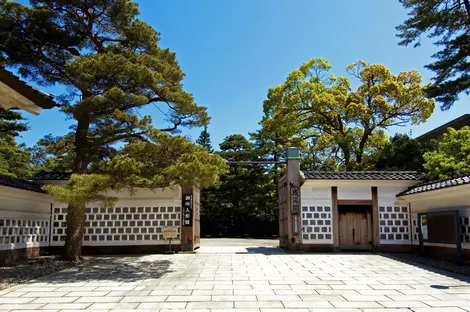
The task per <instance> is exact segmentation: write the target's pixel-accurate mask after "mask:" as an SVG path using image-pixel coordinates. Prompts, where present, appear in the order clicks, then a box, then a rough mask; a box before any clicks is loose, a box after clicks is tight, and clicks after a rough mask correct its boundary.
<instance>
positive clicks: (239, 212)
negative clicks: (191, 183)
mask: <svg viewBox="0 0 470 312" xmlns="http://www.w3.org/2000/svg"><path fill="white" fill-rule="evenodd" d="M220 155H221V156H222V157H223V158H224V159H226V160H228V161H231V162H240V161H249V160H259V159H260V158H264V155H262V154H260V150H258V149H256V148H255V145H254V144H253V143H252V142H250V141H248V140H247V139H246V138H245V137H244V136H243V135H239V134H234V135H230V136H228V137H226V138H225V140H224V141H223V142H222V143H221V144H220ZM277 233H278V207H277V199H276V187H275V184H273V177H272V174H271V171H270V168H267V167H265V166H264V165H258V164H241V163H230V165H229V171H228V172H227V173H225V174H223V175H222V176H221V178H220V182H219V183H217V184H216V185H215V186H213V187H211V188H207V189H205V190H203V192H202V193H201V235H212V236H225V237H227V236H228V237H237V236H243V235H249V236H254V237H262V236H266V235H274V234H277Z"/></svg>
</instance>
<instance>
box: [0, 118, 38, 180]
mask: <svg viewBox="0 0 470 312" xmlns="http://www.w3.org/2000/svg"><path fill="white" fill-rule="evenodd" d="M24 120H25V119H24V118H23V116H21V114H20V113H18V112H15V111H12V110H4V109H0V174H1V175H6V176H9V177H12V178H27V177H29V176H30V175H31V168H30V166H29V160H30V154H29V152H28V151H27V150H26V148H25V145H24V144H17V143H16V137H17V136H19V135H20V133H21V132H23V131H26V130H28V126H27V125H26V124H25V123H24Z"/></svg>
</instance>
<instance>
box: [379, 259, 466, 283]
mask: <svg viewBox="0 0 470 312" xmlns="http://www.w3.org/2000/svg"><path fill="white" fill-rule="evenodd" d="M383 255H385V256H389V257H391V258H393V259H396V260H398V261H403V262H407V263H410V264H418V265H420V264H424V265H427V266H430V267H432V268H434V269H438V270H443V271H447V272H450V273H456V274H460V275H465V276H469V277H470V263H464V264H463V265H458V264H457V263H455V262H451V261H446V260H439V259H433V258H429V257H421V256H420V255H419V254H404V253H400V254H383Z"/></svg>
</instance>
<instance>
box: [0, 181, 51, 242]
mask: <svg viewBox="0 0 470 312" xmlns="http://www.w3.org/2000/svg"><path fill="white" fill-rule="evenodd" d="M51 204H52V199H51V198H50V197H49V196H48V195H47V194H42V193H37V192H30V191H26V190H20V189H16V188H11V187H6V186H0V250H9V249H22V248H27V247H28V248H29V247H39V246H48V245H49V222H50V210H51Z"/></svg>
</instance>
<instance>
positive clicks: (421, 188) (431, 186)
mask: <svg viewBox="0 0 470 312" xmlns="http://www.w3.org/2000/svg"><path fill="white" fill-rule="evenodd" d="M464 184H470V175H468V174H467V175H463V176H460V177H456V178H450V179H442V180H435V181H429V182H425V183H422V184H418V185H415V186H412V187H410V188H409V189H408V190H406V191H404V192H401V193H399V194H397V196H398V197H400V196H406V195H413V194H418V193H423V192H429V191H434V190H439V189H444V188H448V187H453V186H459V185H464Z"/></svg>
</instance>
